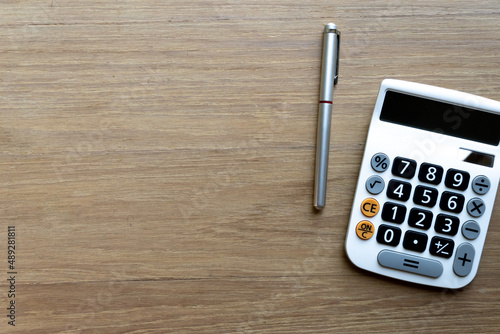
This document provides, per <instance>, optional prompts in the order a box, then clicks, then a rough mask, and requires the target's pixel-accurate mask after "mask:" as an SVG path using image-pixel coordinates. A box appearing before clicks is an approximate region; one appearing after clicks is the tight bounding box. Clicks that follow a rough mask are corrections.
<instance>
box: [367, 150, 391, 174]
mask: <svg viewBox="0 0 500 334" xmlns="http://www.w3.org/2000/svg"><path fill="white" fill-rule="evenodd" d="M390 163H391V162H390V160H389V157H388V156H387V155H385V154H384V153H377V154H375V155H374V156H373V157H372V161H371V165H372V168H373V170H374V171H376V172H379V173H381V172H385V171H386V170H387V168H389V165H390Z"/></svg>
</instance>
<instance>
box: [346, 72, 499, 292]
mask: <svg viewBox="0 0 500 334" xmlns="http://www.w3.org/2000/svg"><path fill="white" fill-rule="evenodd" d="M499 143H500V102H497V101H493V100H489V99H486V98H483V97H479V96H475V95H471V94H466V93H462V92H458V91H454V90H449V89H445V88H439V87H434V86H429V85H423V84H417V83H412V82H408V81H401V80H393V79H386V80H384V81H383V82H382V85H381V88H380V91H379V94H378V98H377V101H376V104H375V109H374V111H373V115H372V119H371V123H370V128H369V131H368V136H367V141H366V146H365V151H364V155H363V159H362V162H361V169H360V172H359V178H358V182H357V187H356V193H355V195H354V202H353V206H352V211H351V216H350V221H349V225H348V230H347V237H346V242H345V248H346V253H347V256H348V257H349V259H350V260H351V262H353V263H354V264H355V265H356V266H357V267H359V268H362V269H365V270H368V271H371V272H374V273H377V274H381V275H384V276H388V277H392V278H396V279H400V280H404V281H408V282H414V283H418V284H424V285H429V286H435V287H441V288H451V289H457V288H461V287H463V286H465V285H467V284H469V283H470V282H471V281H472V280H473V278H474V277H475V276H476V273H477V270H478V266H479V261H480V259H481V253H482V251H483V246H484V242H485V239H486V233H487V231H488V225H489V223H490V220H491V219H492V211H493V206H494V204H495V196H496V193H497V189H498V184H499V181H500V145H499ZM493 220H496V221H497V223H500V217H493Z"/></svg>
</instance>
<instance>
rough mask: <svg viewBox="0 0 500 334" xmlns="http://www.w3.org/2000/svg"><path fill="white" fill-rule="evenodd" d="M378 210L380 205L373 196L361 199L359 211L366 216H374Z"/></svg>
mask: <svg viewBox="0 0 500 334" xmlns="http://www.w3.org/2000/svg"><path fill="white" fill-rule="evenodd" d="M379 210H380V205H379V204H378V202H377V200H376V199H374V198H367V199H365V200H364V201H363V203H361V212H362V213H363V214H364V215H365V216H366V217H373V216H375V215H376V214H377V213H378V211H379Z"/></svg>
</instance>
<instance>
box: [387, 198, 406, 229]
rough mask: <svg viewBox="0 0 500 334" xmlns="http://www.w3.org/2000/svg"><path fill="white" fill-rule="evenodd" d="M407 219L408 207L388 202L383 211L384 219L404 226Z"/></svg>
mask: <svg viewBox="0 0 500 334" xmlns="http://www.w3.org/2000/svg"><path fill="white" fill-rule="evenodd" d="M405 217H406V207H405V206H404V205H400V204H396V203H391V202H387V203H385V204H384V208H383V209H382V219H383V220H385V221H387V222H391V223H396V224H402V223H403V222H404V221H405Z"/></svg>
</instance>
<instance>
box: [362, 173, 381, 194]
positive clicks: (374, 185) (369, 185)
mask: <svg viewBox="0 0 500 334" xmlns="http://www.w3.org/2000/svg"><path fill="white" fill-rule="evenodd" d="M384 188H385V182H384V179H383V178H381V177H380V176H378V175H373V176H371V177H369V178H368V180H366V190H368V192H369V193H370V194H373V195H378V194H380V193H381V192H382V190H384Z"/></svg>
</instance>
